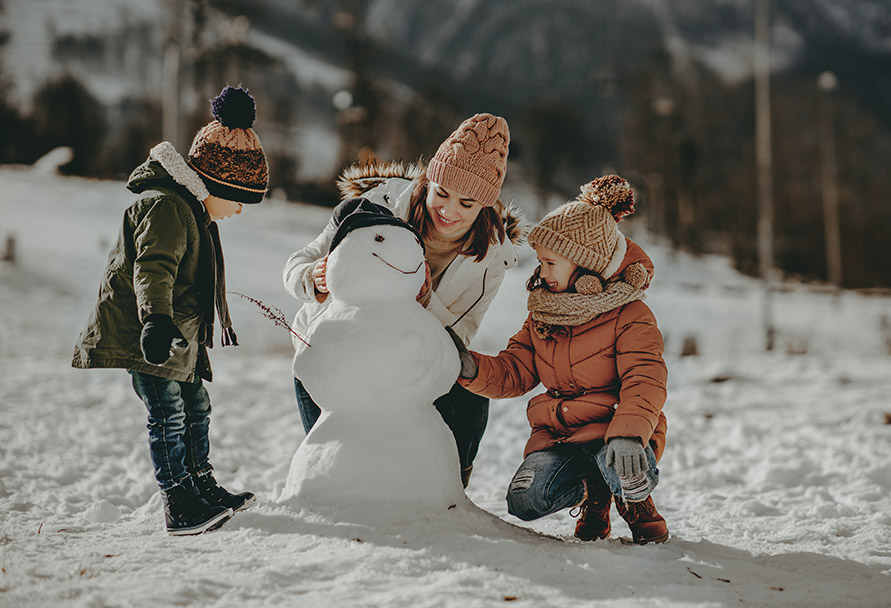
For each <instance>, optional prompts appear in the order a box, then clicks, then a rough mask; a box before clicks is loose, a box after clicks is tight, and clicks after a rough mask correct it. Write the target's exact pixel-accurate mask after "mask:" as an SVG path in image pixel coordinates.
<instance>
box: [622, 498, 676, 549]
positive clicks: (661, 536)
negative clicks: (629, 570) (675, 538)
mask: <svg viewBox="0 0 891 608" xmlns="http://www.w3.org/2000/svg"><path fill="white" fill-rule="evenodd" d="M616 510H617V511H618V512H619V515H621V516H622V519H624V520H625V521H626V522H628V527H629V528H631V536H632V538H633V539H634V542H635V544H638V545H645V544H647V543H664V542H665V541H667V540H668V526H667V525H665V519H664V518H663V517H662V516H661V515H659V512H658V511H656V505H654V504H653V497H652V496H647V499H646V500H644V501H641V502H625V501H623V500H616Z"/></svg>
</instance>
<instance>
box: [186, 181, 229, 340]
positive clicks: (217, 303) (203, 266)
mask: <svg viewBox="0 0 891 608" xmlns="http://www.w3.org/2000/svg"><path fill="white" fill-rule="evenodd" d="M186 200H188V201H189V206H190V207H191V208H192V213H193V214H194V216H195V221H196V223H197V224H198V232H199V235H200V241H201V243H200V253H199V256H198V266H199V272H200V274H201V281H202V283H201V286H200V287H199V290H200V293H201V301H202V303H203V306H204V323H203V324H202V327H201V333H200V335H199V340H200V341H201V343H202V344H204V345H205V346H207V347H208V348H213V322H214V309H216V313H217V314H218V315H219V317H220V328H221V329H222V335H221V336H220V342H221V344H222V345H223V346H238V336H236V335H235V330H234V329H232V319H230V318H229V304H228V303H227V302H226V267H225V263H224V262H223V245H222V243H221V242H220V230H219V227H218V226H217V223H216V222H214V221H213V220H211V219H210V216H209V215H208V214H207V211H206V210H205V209H204V205H202V204H201V203H200V202H198V201H197V200H196V199H194V197H191V196H189V197H187V198H186ZM211 294H212V297H211Z"/></svg>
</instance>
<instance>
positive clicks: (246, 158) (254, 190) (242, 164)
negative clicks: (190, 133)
mask: <svg viewBox="0 0 891 608" xmlns="http://www.w3.org/2000/svg"><path fill="white" fill-rule="evenodd" d="M211 114H213V117H214V120H212V121H210V122H209V123H207V124H206V125H204V126H203V127H202V128H201V130H200V131H198V133H197V134H196V135H195V139H193V140H192V147H191V148H190V149H189V166H191V167H192V169H194V170H195V171H196V172H197V173H198V175H200V176H201V179H202V181H204V185H205V186H207V190H208V191H209V192H210V193H211V194H212V195H214V196H218V197H220V198H224V199H227V200H230V201H236V202H240V203H259V202H260V201H262V200H263V195H264V194H266V187H267V182H268V179H269V176H268V169H267V166H266V154H264V152H263V146H261V145H260V138H258V137H257V134H256V133H254V130H253V129H252V128H251V127H252V126H253V124H254V119H255V118H256V117H257V108H256V105H255V104H254V98H253V97H251V94H250V93H249V92H248V91H247V90H245V89H242V88H241V87H238V88H236V87H228V86H227V87H225V88H224V89H223V90H222V91H221V92H220V94H219V95H218V96H217V97H215V98H214V100H213V101H212V102H211Z"/></svg>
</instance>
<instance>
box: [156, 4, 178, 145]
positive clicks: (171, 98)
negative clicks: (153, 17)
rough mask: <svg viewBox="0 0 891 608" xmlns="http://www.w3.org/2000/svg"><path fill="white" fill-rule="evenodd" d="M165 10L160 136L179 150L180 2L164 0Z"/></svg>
mask: <svg viewBox="0 0 891 608" xmlns="http://www.w3.org/2000/svg"><path fill="white" fill-rule="evenodd" d="M165 6H166V8H167V27H166V39H165V41H164V59H163V67H162V83H161V116H162V118H161V134H162V137H163V139H164V140H165V141H169V142H170V143H172V144H173V145H174V146H176V148H177V149H180V146H179V144H180V141H179V139H180V137H179V130H180V129H179V123H180V116H179V110H180V97H179V88H180V87H179V72H180V63H181V60H182V56H181V49H180V38H181V34H182V32H181V23H182V0H165Z"/></svg>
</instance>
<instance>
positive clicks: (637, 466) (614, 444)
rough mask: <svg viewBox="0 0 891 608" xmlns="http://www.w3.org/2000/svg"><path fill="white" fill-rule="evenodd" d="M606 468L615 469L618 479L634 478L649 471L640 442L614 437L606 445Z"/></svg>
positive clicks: (645, 455)
mask: <svg viewBox="0 0 891 608" xmlns="http://www.w3.org/2000/svg"><path fill="white" fill-rule="evenodd" d="M606 466H608V467H612V468H613V469H615V471H616V473H618V475H619V477H634V476H636V475H640V474H641V473H643V472H645V471H648V470H649V469H650V465H649V464H647V454H646V452H644V449H643V446H642V445H641V444H640V441H638V440H637V439H628V438H627V437H614V438H613V439H610V440H609V443H607V444H606Z"/></svg>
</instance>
